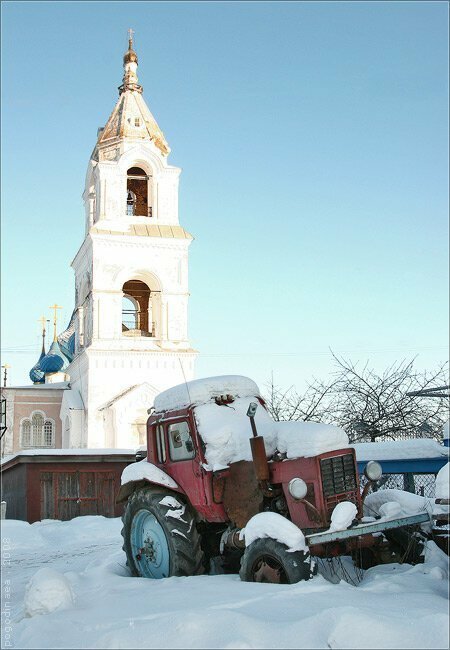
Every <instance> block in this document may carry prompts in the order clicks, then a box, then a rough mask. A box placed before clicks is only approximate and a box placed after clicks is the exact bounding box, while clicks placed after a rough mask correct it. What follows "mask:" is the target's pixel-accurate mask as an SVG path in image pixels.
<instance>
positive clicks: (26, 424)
mask: <svg viewBox="0 0 450 650" xmlns="http://www.w3.org/2000/svg"><path fill="white" fill-rule="evenodd" d="M21 438H22V445H21V446H22V447H29V446H30V445H31V422H30V420H24V421H23V422H22V432H21Z"/></svg>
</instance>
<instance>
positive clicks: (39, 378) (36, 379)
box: [28, 346, 45, 384]
mask: <svg viewBox="0 0 450 650" xmlns="http://www.w3.org/2000/svg"><path fill="white" fill-rule="evenodd" d="M44 357H45V350H44V346H42V352H41V356H40V357H39V360H38V362H37V363H35V364H34V366H33V367H32V368H31V370H30V372H29V374H28V376H29V377H30V379H31V381H32V382H33V384H43V383H45V375H44V373H43V371H42V369H41V365H40V364H41V361H42V359H43V358H44Z"/></svg>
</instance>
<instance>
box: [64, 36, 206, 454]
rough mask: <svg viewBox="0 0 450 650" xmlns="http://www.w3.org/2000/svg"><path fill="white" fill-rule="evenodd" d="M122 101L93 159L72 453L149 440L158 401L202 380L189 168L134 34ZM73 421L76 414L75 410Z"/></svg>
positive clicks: (80, 275)
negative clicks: (191, 313) (161, 112)
mask: <svg viewBox="0 0 450 650" xmlns="http://www.w3.org/2000/svg"><path fill="white" fill-rule="evenodd" d="M129 36H130V37H129V44H128V50H127V52H126V53H125V55H124V59H123V67H124V75H123V81H122V84H121V86H120V87H119V99H118V101H117V103H116V105H115V107H114V109H113V111H112V113H111V116H110V117H109V119H108V121H107V123H106V125H105V127H104V128H100V129H98V134H97V142H96V145H95V148H94V151H93V153H92V156H91V159H90V161H89V165H88V170H87V174H86V184H85V190H84V193H83V200H84V204H85V215H86V216H85V218H86V230H85V239H84V241H83V243H82V245H81V247H80V249H79V251H78V253H77V254H76V256H75V258H74V260H73V262H72V267H73V269H74V272H75V311H76V319H75V321H76V325H75V355H74V359H73V361H72V362H71V364H70V366H69V368H68V369H67V372H68V373H69V374H70V383H71V387H72V390H75V391H78V393H79V395H80V397H81V401H82V403H83V405H84V417H83V422H82V424H78V425H77V427H76V430H75V429H74V428H72V430H71V423H70V421H69V423H68V424H66V426H65V431H66V443H67V442H69V444H68V446H72V447H75V446H87V447H127V448H129V447H135V446H137V445H140V444H143V443H145V422H146V419H147V417H148V416H147V410H148V409H149V408H150V407H151V406H152V404H153V398H154V396H155V395H156V394H157V393H159V392H160V391H162V390H165V389H166V388H168V387H170V386H173V385H175V384H178V383H181V382H184V381H185V380H186V381H189V380H190V379H192V378H193V373H194V361H195V358H196V354H197V353H196V351H195V350H193V349H192V348H191V346H190V343H189V340H188V332H187V323H188V317H187V309H188V296H189V292H188V249H189V245H190V243H191V241H192V236H191V235H190V234H189V233H188V232H186V230H184V228H183V227H182V226H180V224H179V220H178V181H179V176H180V172H181V169H179V168H178V167H173V166H172V165H169V164H168V160H167V159H168V155H169V153H170V148H169V145H168V144H167V141H166V139H165V137H164V134H163V133H162V131H161V130H160V128H159V126H158V124H157V122H156V120H155V118H154V117H153V115H152V113H151V112H150V110H149V108H148V107H147V104H146V103H145V101H144V98H143V95H142V91H143V89H142V86H141V85H140V84H139V82H138V77H137V66H138V59H137V55H136V52H135V51H134V49H133V39H132V31H131V30H130V35H129ZM66 411H67V417H70V409H69V408H68V409H66Z"/></svg>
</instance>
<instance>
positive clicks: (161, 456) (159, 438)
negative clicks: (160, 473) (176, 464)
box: [156, 424, 166, 463]
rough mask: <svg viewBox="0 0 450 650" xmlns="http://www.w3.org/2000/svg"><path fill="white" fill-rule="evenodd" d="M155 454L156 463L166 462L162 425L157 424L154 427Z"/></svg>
mask: <svg viewBox="0 0 450 650" xmlns="http://www.w3.org/2000/svg"><path fill="white" fill-rule="evenodd" d="M156 455H157V457H158V463H165V462H166V441H165V440H164V427H163V425H162V424H158V425H157V427H156Z"/></svg>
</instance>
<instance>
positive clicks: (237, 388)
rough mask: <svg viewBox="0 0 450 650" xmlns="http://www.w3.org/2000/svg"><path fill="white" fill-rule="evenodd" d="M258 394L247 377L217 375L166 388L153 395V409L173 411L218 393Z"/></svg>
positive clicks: (198, 402) (216, 395)
mask: <svg viewBox="0 0 450 650" xmlns="http://www.w3.org/2000/svg"><path fill="white" fill-rule="evenodd" d="M259 394H260V393H259V388H258V386H257V385H256V384H255V382H254V381H253V380H252V379H249V378H248V377H243V376H241V375H219V376H218V377H206V378H204V379H194V380H193V381H188V382H186V383H184V384H178V385H177V386H173V387H172V388H168V389H167V390H165V391H163V392H162V393H159V395H157V396H156V397H155V401H154V406H155V411H156V412H157V413H159V412H161V411H175V410H177V409H182V408H186V407H187V406H190V405H193V404H203V403H204V402H209V401H210V400H211V399H213V398H214V397H219V396H220V395H231V396H232V397H255V396H256V395H259Z"/></svg>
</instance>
